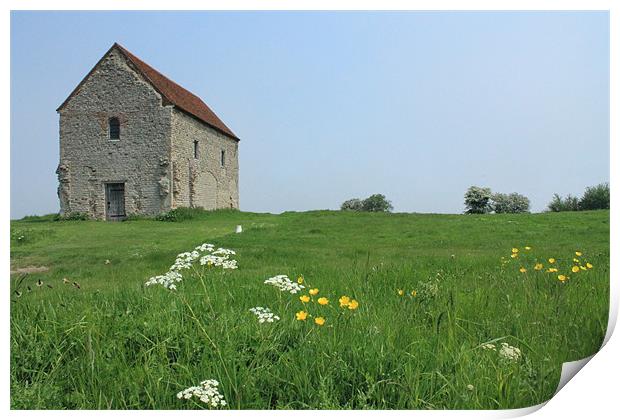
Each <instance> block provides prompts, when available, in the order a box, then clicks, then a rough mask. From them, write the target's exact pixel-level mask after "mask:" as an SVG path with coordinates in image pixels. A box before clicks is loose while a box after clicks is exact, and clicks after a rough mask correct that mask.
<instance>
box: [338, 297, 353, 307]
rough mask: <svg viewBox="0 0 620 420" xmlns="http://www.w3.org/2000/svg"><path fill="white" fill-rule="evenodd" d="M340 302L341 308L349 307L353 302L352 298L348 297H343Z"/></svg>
mask: <svg viewBox="0 0 620 420" xmlns="http://www.w3.org/2000/svg"><path fill="white" fill-rule="evenodd" d="M338 302H339V303H340V306H348V305H349V302H351V298H349V297H348V296H342V297H341V298H340V299H338Z"/></svg>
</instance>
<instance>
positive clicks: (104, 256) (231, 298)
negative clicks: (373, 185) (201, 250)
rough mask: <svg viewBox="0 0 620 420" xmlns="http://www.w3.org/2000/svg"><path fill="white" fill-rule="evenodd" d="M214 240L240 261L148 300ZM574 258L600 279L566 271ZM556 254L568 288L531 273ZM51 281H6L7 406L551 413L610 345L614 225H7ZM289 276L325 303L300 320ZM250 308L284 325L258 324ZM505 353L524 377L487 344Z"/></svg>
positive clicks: (246, 218) (237, 217)
mask: <svg viewBox="0 0 620 420" xmlns="http://www.w3.org/2000/svg"><path fill="white" fill-rule="evenodd" d="M237 224H241V225H243V228H244V231H243V233H241V234H235V233H233V232H234V228H235V226H236V225H237ZM203 242H210V243H213V244H215V245H216V246H222V247H225V248H230V249H234V250H235V251H236V252H237V255H236V256H235V258H236V260H237V261H238V263H239V268H238V269H237V270H231V271H223V270H221V269H218V268H211V269H205V268H204V267H202V268H199V269H198V270H197V271H196V273H195V274H194V275H192V276H191V278H186V279H185V280H184V281H183V282H182V283H180V284H179V287H178V290H177V291H176V292H171V291H169V290H167V289H165V288H164V287H161V286H158V285H156V286H150V287H145V286H144V283H145V281H147V280H148V279H149V277H151V276H153V275H157V274H163V273H165V272H166V271H167V270H168V268H169V267H170V265H171V264H172V263H173V262H174V259H175V257H176V255H177V254H179V253H180V252H183V251H190V250H192V249H193V248H194V247H195V246H197V245H200V244H201V243H203ZM525 246H531V247H532V249H531V250H529V251H526V250H525V249H524V247H525ZM513 247H517V248H518V249H519V252H518V255H519V256H518V257H517V258H511V249H512V248H513ZM577 250H579V251H581V252H583V256H582V257H578V258H580V261H581V263H582V264H583V263H585V260H587V261H588V262H590V263H591V264H592V265H593V269H591V270H587V271H580V272H579V273H574V274H573V273H572V272H570V267H571V266H572V265H573V262H572V259H573V258H574V257H575V254H574V253H575V251H577ZM502 257H503V258H504V261H507V262H506V263H502ZM550 257H554V258H556V259H557V262H556V263H555V264H554V265H555V266H558V267H560V271H559V272H558V273H546V272H545V270H541V271H536V270H534V269H533V266H534V262H535V260H537V261H541V262H544V265H545V269H546V268H547V267H549V266H552V265H551V264H549V263H548V262H547V259H548V258H550ZM106 260H109V263H106ZM39 265H44V266H47V267H49V268H50V270H49V271H47V272H44V273H36V274H30V275H27V276H23V275H17V274H15V275H12V276H11V299H12V301H11V369H10V371H11V406H12V408H14V409H22V408H29V409H32V408H47V409H60V408H69V409H77V408H89V409H95V408H113V409H168V408H172V409H174V408H177V409H181V408H183V409H185V408H201V407H203V406H204V405H201V403H198V402H193V401H187V400H179V399H177V397H176V394H177V392H179V391H181V390H183V389H185V388H187V387H189V386H192V385H197V384H198V383H199V382H200V381H202V380H204V379H217V380H218V381H219V382H220V392H222V394H223V395H224V397H225V399H226V401H227V403H228V406H227V408H233V409H238V408H240V409H273V408H279V409H280V408H288V409H306V408H326V409H327V408H333V409H343V408H352V409H379V408H385V409H398V408H402V409H440V408H442V409H443V408H452V409H455V408H461V409H462V408H465V409H493V408H517V407H525V406H531V405H534V404H538V403H540V402H543V401H545V400H547V399H549V398H550V397H551V396H552V395H553V392H554V390H555V389H556V387H557V384H558V380H559V376H560V370H561V364H562V363H563V362H565V361H570V360H576V359H580V358H583V357H586V356H589V355H591V354H593V353H594V352H596V351H597V350H598V349H599V347H600V345H601V343H602V340H603V337H604V335H605V332H606V327H607V318H608V306H609V212H608V211H596V212H578V213H553V214H551V213H546V214H532V215H529V214H523V215H430V214H428V215H427V214H369V213H353V212H333V211H314V212H305V213H294V212H287V213H283V214H281V215H271V214H255V213H243V212H231V211H216V212H205V213H203V214H200V215H195V216H194V217H193V218H192V219H191V220H185V221H181V222H163V221H155V220H131V221H126V222H122V223H106V222H95V221H53V218H51V217H48V218H45V217H41V218H36V217H35V218H29V219H26V220H22V221H13V222H11V266H12V268H18V267H25V266H39ZM522 266H523V267H525V268H527V270H528V271H527V272H526V273H521V272H519V268H520V267H522ZM561 273H564V274H566V275H568V276H570V279H568V280H567V281H566V282H560V281H558V279H557V275H558V274H561ZM277 274H286V275H288V276H289V277H290V278H291V279H293V280H295V279H297V277H298V276H300V275H301V276H303V278H304V285H305V286H306V287H307V288H310V287H311V288H318V289H319V294H318V295H316V296H314V297H313V301H311V302H309V303H306V304H304V303H302V302H301V301H300V300H299V294H297V295H293V294H288V293H284V292H280V291H278V290H277V289H276V288H274V287H271V286H269V285H265V284H263V282H264V280H266V279H267V278H269V277H272V276H275V275H277ZM63 278H67V279H68V280H69V284H65V283H63ZM39 280H40V281H41V283H42V286H37V282H39ZM73 282H76V283H77V285H79V286H80V287H79V288H78V287H77V285H74V284H73ZM49 286H51V287H49ZM29 289H30V291H28V290H29ZM307 290H308V289H305V291H307ZM399 290H402V291H403V292H402V293H403V295H402V296H401V295H399V293H398V291H399ZM305 291H304V294H305ZM412 291H416V296H415V297H414V296H412V293H411V292H412ZM18 295H19V297H18ZM342 295H346V296H349V297H352V298H354V299H356V300H357V301H358V302H359V308H357V309H356V310H348V309H347V308H340V307H339V305H338V298H339V297H340V296H342ZM320 296H323V297H327V298H328V299H329V301H330V304H329V305H325V306H321V305H318V304H317V303H316V298H318V297H320ZM255 306H263V307H264V306H268V307H269V308H270V309H271V310H272V311H273V312H274V313H275V314H277V315H279V316H280V317H281V320H279V321H277V322H274V323H265V324H259V323H258V322H257V320H256V317H255V316H254V315H253V314H252V313H251V312H250V311H249V309H250V308H252V307H255ZM304 308H305V309H306V310H307V312H308V313H310V315H311V317H309V318H308V319H307V320H306V321H297V320H296V318H295V313H296V312H298V311H300V310H303V309H304ZM312 316H315V317H316V316H323V317H324V318H325V319H326V322H325V324H324V325H323V326H318V325H316V324H315V323H314V322H313V318H312ZM503 342H506V343H508V344H509V345H511V346H514V347H517V348H519V349H520V351H521V358H520V359H519V360H518V361H512V362H511V361H509V360H507V359H505V358H503V357H501V355H500V353H499V351H496V350H487V349H484V348H482V347H481V345H483V344H485V343H492V344H494V345H496V346H497V348H500V347H501V343H503Z"/></svg>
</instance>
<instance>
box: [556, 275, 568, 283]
mask: <svg viewBox="0 0 620 420" xmlns="http://www.w3.org/2000/svg"><path fill="white" fill-rule="evenodd" d="M567 278H568V277H566V276H565V275H564V274H560V275H559V276H558V280H560V281H561V282H565V281H566V279H567Z"/></svg>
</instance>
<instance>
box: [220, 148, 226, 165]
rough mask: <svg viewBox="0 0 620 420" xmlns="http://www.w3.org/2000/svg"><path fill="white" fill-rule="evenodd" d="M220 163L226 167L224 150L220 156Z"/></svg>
mask: <svg viewBox="0 0 620 420" xmlns="http://www.w3.org/2000/svg"><path fill="white" fill-rule="evenodd" d="M220 163H221V164H222V167H224V164H225V163H226V156H225V155H224V151H223V150H222V154H221V155H220Z"/></svg>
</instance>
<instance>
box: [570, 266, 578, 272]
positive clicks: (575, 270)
mask: <svg viewBox="0 0 620 420" xmlns="http://www.w3.org/2000/svg"><path fill="white" fill-rule="evenodd" d="M571 271H572V272H573V273H577V272H579V267H577V266H576V265H574V266H573V268H571Z"/></svg>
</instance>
